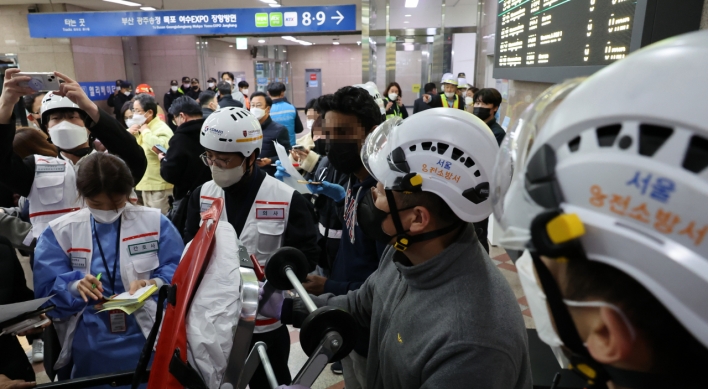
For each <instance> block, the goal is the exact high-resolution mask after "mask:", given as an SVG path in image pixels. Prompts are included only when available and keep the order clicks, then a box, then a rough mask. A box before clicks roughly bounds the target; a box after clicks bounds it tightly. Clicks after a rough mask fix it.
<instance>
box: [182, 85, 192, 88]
mask: <svg viewBox="0 0 708 389" xmlns="http://www.w3.org/2000/svg"><path fill="white" fill-rule="evenodd" d="M191 86H192V84H182V87H183V88H184V89H189V88H190V87H191Z"/></svg>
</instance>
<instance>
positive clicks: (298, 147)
mask: <svg viewBox="0 0 708 389" xmlns="http://www.w3.org/2000/svg"><path fill="white" fill-rule="evenodd" d="M293 150H305V146H303V145H295V146H293Z"/></svg>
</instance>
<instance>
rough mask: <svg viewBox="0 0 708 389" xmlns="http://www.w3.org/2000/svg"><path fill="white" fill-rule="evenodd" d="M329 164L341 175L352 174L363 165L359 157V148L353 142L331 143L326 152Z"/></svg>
mask: <svg viewBox="0 0 708 389" xmlns="http://www.w3.org/2000/svg"><path fill="white" fill-rule="evenodd" d="M327 158H328V159H329V162H330V163H331V164H332V166H334V168H335V169H337V171H338V172H340V173H343V174H352V173H354V172H355V171H357V170H359V169H361V167H362V166H364V164H363V163H362V162H361V157H360V156H359V146H358V145H357V144H356V143H355V142H332V143H330V144H329V147H328V150H327Z"/></svg>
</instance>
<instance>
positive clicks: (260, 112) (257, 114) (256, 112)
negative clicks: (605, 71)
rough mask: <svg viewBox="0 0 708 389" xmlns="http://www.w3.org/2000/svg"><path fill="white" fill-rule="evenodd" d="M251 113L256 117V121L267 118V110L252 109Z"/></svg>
mask: <svg viewBox="0 0 708 389" xmlns="http://www.w3.org/2000/svg"><path fill="white" fill-rule="evenodd" d="M251 113H252V114H253V115H254V116H255V117H256V119H258V120H261V118H262V117H263V116H265V109H263V108H251Z"/></svg>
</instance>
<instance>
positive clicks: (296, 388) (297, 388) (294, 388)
mask: <svg viewBox="0 0 708 389" xmlns="http://www.w3.org/2000/svg"><path fill="white" fill-rule="evenodd" d="M276 389H310V388H309V387H307V386H302V385H280V386H278V387H277V388H276Z"/></svg>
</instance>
